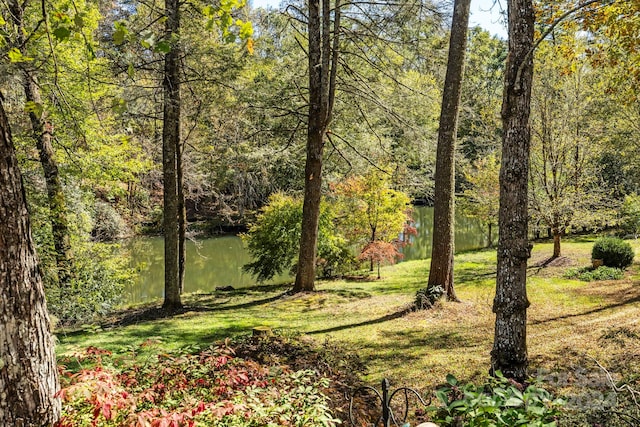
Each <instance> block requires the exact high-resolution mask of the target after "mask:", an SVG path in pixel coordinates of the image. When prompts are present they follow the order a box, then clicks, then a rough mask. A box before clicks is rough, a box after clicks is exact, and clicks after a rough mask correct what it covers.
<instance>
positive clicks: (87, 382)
mask: <svg viewBox="0 0 640 427" xmlns="http://www.w3.org/2000/svg"><path fill="white" fill-rule="evenodd" d="M157 343H159V341H154V340H147V341H145V342H143V343H142V345H141V347H140V348H137V349H131V351H130V352H129V353H127V354H121V355H115V354H113V353H112V352H111V351H109V350H104V349H98V348H96V347H88V348H87V349H86V350H85V351H83V352H80V353H77V354H75V355H73V356H72V357H69V358H65V359H63V360H61V364H60V369H61V373H62V387H63V388H62V390H61V391H60V392H59V393H58V394H59V397H61V398H62V401H63V405H64V406H63V408H64V409H63V411H64V412H63V413H64V415H63V417H62V419H61V421H60V423H59V427H78V426H104V427H107V426H140V427H143V426H167V427H179V426H189V427H192V426H193V427H195V426H214V425H215V426H238V427H241V426H247V427H249V426H255V427H257V426H327V427H329V426H335V425H336V423H337V422H338V421H337V420H336V419H334V418H333V415H332V412H331V411H330V408H329V398H328V397H327V395H326V394H325V393H326V390H328V389H329V384H330V379H329V378H327V377H325V376H323V375H322V374H321V373H319V372H318V371H316V370H314V369H304V368H300V369H295V368H292V367H290V366H289V365H285V364H279V363H274V361H273V360H272V361H270V363H260V362H257V361H255V360H251V359H250V358H240V357H236V354H235V350H234V349H233V348H231V347H230V346H229V345H228V344H229V343H228V342H227V343H225V344H223V345H220V346H213V347H210V348H208V349H206V350H202V351H199V352H197V353H188V352H184V351H177V352H170V353H157V350H158V348H157V345H156V344H157ZM252 345H253V346H254V351H255V350H256V348H259V347H260V344H259V343H257V344H255V343H254V344H252ZM154 347H155V350H156V351H153V348H154ZM295 347H296V346H295V345H291V346H290V349H291V348H295ZM298 347H299V348H298V349H300V348H303V347H300V346H298ZM150 348H152V350H151V351H150V350H149V349H150ZM243 351H244V352H245V353H246V352H247V348H246V344H245V348H244V350H243ZM141 353H142V354H144V358H141V357H140V356H141ZM65 362H66V363H68V364H80V365H82V369H80V370H78V371H77V372H75V373H72V372H70V371H68V370H67V369H66V366H65V365H64V363H65Z"/></svg>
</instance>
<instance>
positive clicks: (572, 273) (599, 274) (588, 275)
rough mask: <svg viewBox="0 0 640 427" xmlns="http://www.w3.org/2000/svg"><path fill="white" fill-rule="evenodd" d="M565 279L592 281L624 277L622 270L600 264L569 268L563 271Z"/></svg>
mask: <svg viewBox="0 0 640 427" xmlns="http://www.w3.org/2000/svg"><path fill="white" fill-rule="evenodd" d="M563 276H564V278H565V279H578V280H582V281H583V282H594V281H596V280H620V279H622V278H623V277H624V272H623V271H622V270H621V269H619V268H616V267H606V266H604V265H603V266H600V267H598V268H593V267H580V268H570V269H568V270H567V271H566V272H565V273H564V275H563Z"/></svg>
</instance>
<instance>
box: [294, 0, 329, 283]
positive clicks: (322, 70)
mask: <svg viewBox="0 0 640 427" xmlns="http://www.w3.org/2000/svg"><path fill="white" fill-rule="evenodd" d="M321 4H322V10H321V9H320V5H321ZM340 8H341V6H340V0H336V1H335V4H334V7H333V29H332V28H331V5H330V0H322V1H320V0H310V1H309V16H308V17H307V19H308V36H309V46H308V58H309V114H308V119H307V150H306V151H307V156H306V162H305V170H304V179H305V181H304V202H303V205H302V233H301V236H300V255H299V256H298V271H297V274H296V281H295V284H294V285H293V291H294V292H308V291H313V290H315V285H314V281H315V277H316V272H315V265H316V251H317V241H318V219H319V217H320V199H321V196H322V153H323V150H324V143H325V137H326V133H327V128H328V126H329V124H330V123H331V115H332V110H333V105H334V101H335V90H336V73H337V67H338V44H339V40H340V39H339V33H340V31H339V30H340V13H341V11H340ZM332 45H333V46H332Z"/></svg>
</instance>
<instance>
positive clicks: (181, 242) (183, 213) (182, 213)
mask: <svg viewBox="0 0 640 427" xmlns="http://www.w3.org/2000/svg"><path fill="white" fill-rule="evenodd" d="M178 142H179V143H178V147H177V148H176V153H177V157H176V166H177V175H176V177H177V179H178V289H179V292H180V294H181V295H182V293H183V292H184V274H185V266H186V261H187V247H186V241H187V209H186V206H185V203H184V170H183V167H182V153H183V150H184V144H182V143H180V141H178Z"/></svg>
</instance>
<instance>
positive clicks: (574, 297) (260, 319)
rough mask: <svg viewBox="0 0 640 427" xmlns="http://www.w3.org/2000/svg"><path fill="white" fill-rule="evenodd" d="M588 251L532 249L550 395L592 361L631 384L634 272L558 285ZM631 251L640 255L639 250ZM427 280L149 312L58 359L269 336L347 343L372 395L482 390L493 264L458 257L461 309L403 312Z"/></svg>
mask: <svg viewBox="0 0 640 427" xmlns="http://www.w3.org/2000/svg"><path fill="white" fill-rule="evenodd" d="M593 240H594V239H591V238H586V237H583V238H575V239H572V240H567V241H564V242H563V246H562V250H563V257H562V258H560V259H556V260H554V261H553V262H547V261H548V257H549V255H550V254H551V253H552V244H551V243H538V244H536V245H535V246H534V249H533V253H532V257H531V259H530V262H529V265H530V267H529V272H528V296H529V300H530V301H531V306H530V308H529V310H528V331H527V334H528V346H529V358H530V371H531V373H533V374H536V373H543V376H544V377H545V378H546V379H547V380H549V379H550V378H552V377H553V378H556V377H554V375H557V376H558V377H559V378H561V379H562V380H557V379H556V380H551V381H550V383H551V384H550V385H551V386H552V387H554V388H555V389H557V390H559V391H562V390H564V389H566V388H567V387H568V388H571V387H573V388H574V389H575V388H576V387H580V386H582V385H584V384H582V383H581V381H582V382H584V381H587V380H584V378H586V377H580V375H581V374H580V373H581V372H582V373H584V372H587V373H593V374H594V375H595V374H596V373H598V372H600V373H601V372H602V371H601V369H600V368H599V367H598V366H597V364H596V361H597V362H598V363H600V364H601V365H602V366H603V367H607V368H608V369H609V370H610V371H611V373H612V374H613V375H614V376H615V377H616V379H621V380H624V379H625V378H627V379H628V378H630V377H631V376H633V375H636V374H639V373H640V357H638V356H640V324H639V323H638V322H639V316H638V314H639V313H640V311H639V309H640V283H639V282H640V264H639V263H638V261H636V263H634V264H633V265H632V266H631V268H629V269H628V270H627V272H626V274H625V277H624V279H622V280H617V281H604V282H592V283H586V282H580V281H578V280H569V279H564V278H563V277H562V275H563V273H564V271H565V270H566V269H567V268H569V267H570V266H573V267H576V266H586V265H589V263H590V254H591V247H592V244H593ZM632 245H633V246H634V249H635V250H636V253H640V252H639V250H640V243H638V242H632ZM428 269H429V261H428V260H425V261H411V262H403V263H400V264H397V265H394V266H388V267H385V268H383V271H382V274H383V278H382V279H381V280H373V279H371V280H368V279H367V280H336V281H320V282H318V283H317V290H318V291H317V292H315V293H309V294H300V295H289V294H287V293H286V291H287V289H288V286H286V285H285V286H271V287H260V288H252V289H246V290H237V291H234V292H230V293H229V292H216V293H214V294H206V295H189V296H186V297H185V303H186V304H185V305H186V308H185V310H184V311H183V312H181V313H179V314H175V315H172V316H169V317H167V316H165V314H164V313H162V312H161V311H159V310H157V309H155V308H154V307H150V306H146V307H137V308H134V309H130V310H128V311H126V312H123V313H121V314H120V315H118V316H116V317H114V319H113V322H112V323H111V326H103V327H102V328H100V329H96V328H93V329H85V330H78V331H65V330H60V331H57V337H58V340H59V344H58V347H57V352H58V354H59V355H61V356H62V355H67V356H68V355H70V354H72V353H73V352H74V351H76V350H79V349H82V348H85V347H87V346H89V345H93V346H96V347H101V348H106V349H109V350H112V351H114V352H124V351H128V350H127V349H130V348H133V347H136V346H138V345H139V344H140V343H141V342H144V341H145V340H147V339H149V338H153V337H161V343H162V346H163V347H164V348H165V349H167V350H171V349H176V348H181V347H185V346H200V347H206V346H208V345H209V344H210V343H213V342H215V341H217V340H222V339H224V338H226V337H234V336H239V335H247V334H250V333H251V329H252V328H253V327H254V326H257V325H266V326H270V327H272V328H273V329H274V330H277V331H281V332H282V333H302V334H307V335H309V336H311V337H313V338H315V339H317V340H324V339H325V338H327V337H331V339H333V340H337V341H339V342H342V343H345V344H346V345H347V346H348V347H349V348H350V349H351V350H352V351H354V352H357V353H358V354H359V355H360V356H361V357H362V358H363V360H364V362H365V363H366V364H367V366H368V374H367V376H366V378H365V381H367V382H369V383H371V384H372V385H376V384H377V383H378V382H379V381H380V380H381V379H382V378H384V377H386V378H389V379H390V380H391V382H392V384H395V385H407V386H411V387H414V388H417V389H421V390H425V391H426V390H431V389H433V388H434V387H436V386H437V385H438V384H441V383H442V382H443V381H444V379H445V376H446V374H447V373H452V374H454V375H455V376H456V377H458V378H459V379H461V380H465V381H466V380H472V381H481V380H482V379H483V378H484V377H485V376H486V374H487V372H488V370H489V360H490V356H489V352H490V350H491V347H492V340H493V327H494V324H493V323H494V315H493V313H492V300H493V296H494V292H495V271H496V252H495V250H483V251H477V252H469V253H464V254H460V255H458V256H456V261H455V276H456V289H457V294H458V297H459V298H460V299H461V301H462V302H460V303H453V302H443V303H441V304H438V305H437V306H436V307H435V308H434V309H432V310H428V311H418V312H413V311H408V310H407V308H408V307H410V305H411V303H412V301H413V298H414V295H415V292H416V291H417V290H418V289H420V288H421V287H424V286H425V285H426V280H427V277H428ZM576 378H577V379H576ZM581 378H582V379H581ZM602 378H603V377H602V376H598V379H597V380H593V379H592V380H589V381H592V382H593V381H596V382H603V381H605V380H603V379H602ZM632 379H633V378H632ZM583 380H584V381H583ZM592 385H593V384H592ZM600 385H602V384H600ZM587 386H588V385H585V387H587ZM574 391H575V390H574Z"/></svg>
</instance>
